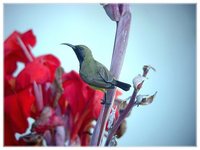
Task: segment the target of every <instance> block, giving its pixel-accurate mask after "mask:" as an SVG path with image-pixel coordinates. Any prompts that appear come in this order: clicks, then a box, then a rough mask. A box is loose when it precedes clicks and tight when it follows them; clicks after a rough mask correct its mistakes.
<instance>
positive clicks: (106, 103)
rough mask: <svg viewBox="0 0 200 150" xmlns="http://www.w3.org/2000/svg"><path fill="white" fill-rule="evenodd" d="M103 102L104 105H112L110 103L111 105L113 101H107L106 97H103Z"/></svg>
mask: <svg viewBox="0 0 200 150" xmlns="http://www.w3.org/2000/svg"><path fill="white" fill-rule="evenodd" d="M101 104H102V105H107V106H110V105H111V102H108V101H106V100H105V99H102V100H101Z"/></svg>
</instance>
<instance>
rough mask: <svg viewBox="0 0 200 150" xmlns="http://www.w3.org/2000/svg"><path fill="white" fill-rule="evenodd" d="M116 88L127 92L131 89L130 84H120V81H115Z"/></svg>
mask: <svg viewBox="0 0 200 150" xmlns="http://www.w3.org/2000/svg"><path fill="white" fill-rule="evenodd" d="M116 86H117V87H119V88H121V89H122V90H124V91H128V90H129V89H130V87H131V85H130V84H128V83H124V82H121V81H117V80H116Z"/></svg>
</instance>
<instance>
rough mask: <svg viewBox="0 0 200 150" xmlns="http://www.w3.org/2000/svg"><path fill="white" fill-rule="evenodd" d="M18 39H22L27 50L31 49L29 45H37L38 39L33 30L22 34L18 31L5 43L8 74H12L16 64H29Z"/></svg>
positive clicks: (5, 68) (5, 67)
mask: <svg viewBox="0 0 200 150" xmlns="http://www.w3.org/2000/svg"><path fill="white" fill-rule="evenodd" d="M17 37H20V38H21V40H22V41H23V43H24V44H25V46H26V47H27V49H28V50H29V53H30V55H32V54H31V52H30V49H29V47H28V45H30V46H32V47H33V46H34V45H35V44H36V37H35V36H34V34H33V32H32V30H28V31H27V32H25V33H23V34H21V33H19V32H17V31H15V32H13V33H12V34H11V35H10V36H9V37H8V38H7V39H6V40H5V41H4V63H5V65H4V70H5V73H7V74H10V75H11V74H12V73H13V72H14V71H15V70H16V68H17V66H16V62H17V61H21V62H25V63H26V62H28V59H27V57H26V56H25V54H24V52H23V51H22V48H21V47H20V45H19V44H18V41H17Z"/></svg>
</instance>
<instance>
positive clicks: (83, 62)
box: [62, 43, 131, 91]
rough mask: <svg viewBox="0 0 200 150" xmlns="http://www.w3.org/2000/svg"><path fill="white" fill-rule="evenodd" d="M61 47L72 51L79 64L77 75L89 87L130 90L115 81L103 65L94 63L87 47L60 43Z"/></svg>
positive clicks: (127, 85)
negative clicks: (66, 47) (64, 46)
mask: <svg viewBox="0 0 200 150" xmlns="http://www.w3.org/2000/svg"><path fill="white" fill-rule="evenodd" d="M62 45H67V46H69V47H71V48H72V49H73V50H74V52H75V54H76V56H77V58H78V60H79V63H80V68H79V74H80V76H81V78H82V79H83V81H85V82H86V83H87V84H89V85H90V86H92V87H94V88H96V89H100V90H104V89H113V88H114V87H115V86H117V87H119V88H121V89H123V90H124V91H128V90H129V89H130V87H131V85H130V84H127V83H124V82H121V81H118V80H116V79H115V78H114V76H113V75H112V74H111V73H110V71H108V69H107V68H106V67H105V66H104V65H103V64H101V63H99V62H98V61H96V60H95V59H94V58H93V55H92V52H91V50H90V49H89V48H88V47H87V46H84V45H72V44H68V43H62Z"/></svg>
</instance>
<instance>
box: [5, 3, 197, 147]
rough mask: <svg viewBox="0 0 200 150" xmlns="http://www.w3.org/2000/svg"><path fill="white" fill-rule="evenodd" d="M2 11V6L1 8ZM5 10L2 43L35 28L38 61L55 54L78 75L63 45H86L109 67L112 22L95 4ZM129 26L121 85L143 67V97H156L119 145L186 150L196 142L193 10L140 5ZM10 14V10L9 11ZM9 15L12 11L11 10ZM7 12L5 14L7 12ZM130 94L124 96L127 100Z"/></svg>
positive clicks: (73, 59)
mask: <svg viewBox="0 0 200 150" xmlns="http://www.w3.org/2000/svg"><path fill="white" fill-rule="evenodd" d="M5 8H6V7H5ZM5 8H4V16H5V18H4V39H5V38H6V37H7V36H8V35H9V34H11V33H12V32H13V31H14V30H15V29H17V30H18V31H21V32H24V31H26V30H28V29H30V28H32V29H33V31H34V33H35V35H36V37H37V45H36V47H35V48H34V49H33V52H34V54H35V55H36V56H38V55H41V54H46V53H53V54H55V55H56V56H57V57H58V58H59V59H61V61H62V64H63V65H62V66H63V67H64V68H65V70H66V71H70V70H72V69H73V70H77V71H78V67H79V65H78V61H77V59H76V56H75V54H74V53H73V51H72V50H71V49H69V48H67V47H63V46H61V45H59V44H60V43H62V42H69V43H72V44H85V45H87V46H88V47H90V48H91V49H92V52H93V55H94V57H95V58H96V59H97V60H99V61H100V62H102V63H103V64H104V65H106V66H107V67H108V68H109V66H110V60H111V55H112V47H113V42H114V34H115V23H114V22H112V21H111V20H110V19H109V18H108V17H107V16H106V14H105V12H104V10H103V9H102V8H101V6H100V5H98V4H92V5H91V4H88V5H65V6H63V5H62V6H61V5H60V6H59V5H39V6H36V5H35V6H34V7H33V6H32V5H31V6H29V7H23V8H22V7H21V6H18V7H16V6H12V8H11V7H10V8H9V7H7V8H6V9H5ZM131 8H132V11H133V13H132V25H131V32H130V34H129V43H128V47H127V53H126V57H125V61H124V65H123V69H122V73H121V75H120V80H122V81H125V82H129V83H131V82H132V78H133V77H134V76H135V75H137V74H138V73H141V71H142V67H143V65H145V64H150V65H152V66H154V67H155V68H156V69H157V72H155V73H154V72H150V74H149V80H147V82H146V83H145V84H144V86H143V89H142V90H141V91H140V93H141V94H153V93H154V92H155V91H158V95H157V97H156V99H155V102H153V103H152V104H151V105H149V106H145V107H138V108H134V109H133V113H132V115H131V117H129V118H128V130H127V133H126V135H125V136H123V137H122V138H121V139H120V140H119V141H118V144H119V146H185V145H193V144H194V140H195V138H194V137H195V133H196V130H195V125H196V122H195V117H196V116H195V112H196V110H195V107H196V104H195V101H196V96H195V94H196V93H195V83H196V80H195V75H196V72H195V67H196V66H195V62H196V60H195V58H196V52H195V49H196V47H195V43H194V42H195V34H196V32H195V30H194V27H195V26H194V25H195V24H196V23H195V22H194V19H195V18H194V16H192V14H194V12H193V9H192V8H191V7H189V6H188V7H185V6H175V5H171V6H169V5H168V6H166V5H165V6H162V5H139V4H135V5H133V6H132V7H131ZM9 9H10V11H9ZM11 10H12V11H11ZM6 11H7V12H6ZM130 94H131V91H130V92H127V93H124V94H123V97H124V98H126V97H128V96H129V95H130Z"/></svg>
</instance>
